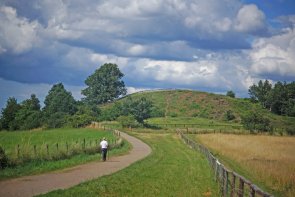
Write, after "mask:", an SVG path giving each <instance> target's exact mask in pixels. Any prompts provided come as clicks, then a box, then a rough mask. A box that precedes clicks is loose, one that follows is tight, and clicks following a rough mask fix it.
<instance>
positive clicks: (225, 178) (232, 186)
mask: <svg viewBox="0 0 295 197" xmlns="http://www.w3.org/2000/svg"><path fill="white" fill-rule="evenodd" d="M177 133H178V134H180V136H181V138H182V139H183V140H184V141H185V143H186V144H188V145H189V146H190V147H192V148H193V149H195V150H198V151H200V152H201V153H202V154H203V155H205V157H206V158H207V160H208V161H209V164H210V166H211V168H212V169H213V170H214V179H215V181H217V182H218V185H219V188H220V194H221V196H223V197H228V196H230V197H235V196H238V197H244V196H249V197H256V196H257V197H258V196H261V197H272V195H271V194H269V193H267V192H265V191H263V190H262V189H260V188H259V187H258V186H256V185H255V184H253V183H252V182H251V181H249V180H247V179H246V178H244V177H243V176H241V175H239V174H238V173H236V172H233V171H231V170H228V169H227V168H226V167H225V166H224V165H223V164H222V163H220V162H219V161H218V159H217V158H216V157H214V156H213V155H212V153H211V152H210V151H209V150H208V149H207V148H206V147H205V146H203V145H201V144H199V143H197V142H195V141H193V140H191V139H190V138H188V137H187V136H186V135H185V134H183V133H182V132H181V131H180V130H177Z"/></svg>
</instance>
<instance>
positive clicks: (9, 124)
mask: <svg viewBox="0 0 295 197" xmlns="http://www.w3.org/2000/svg"><path fill="white" fill-rule="evenodd" d="M19 109H20V105H19V104H18V103H17V100H16V99H15V98H14V97H10V98H8V100H7V104H6V107H5V108H3V109H2V116H1V127H2V128H1V129H5V130H16V129H17V126H16V125H15V117H16V114H17V112H18V111H19Z"/></svg>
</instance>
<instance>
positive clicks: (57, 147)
mask: <svg viewBox="0 0 295 197" xmlns="http://www.w3.org/2000/svg"><path fill="white" fill-rule="evenodd" d="M56 151H57V152H58V143H56Z"/></svg>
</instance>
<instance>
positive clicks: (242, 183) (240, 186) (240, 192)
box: [238, 177, 244, 197]
mask: <svg viewBox="0 0 295 197" xmlns="http://www.w3.org/2000/svg"><path fill="white" fill-rule="evenodd" d="M238 196H239V197H243V196H244V180H243V179H242V178H241V177H240V184H239V193H238Z"/></svg>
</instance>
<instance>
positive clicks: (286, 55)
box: [250, 29, 295, 77]
mask: <svg viewBox="0 0 295 197" xmlns="http://www.w3.org/2000/svg"><path fill="white" fill-rule="evenodd" d="M250 57H251V60H252V62H253V63H252V66H251V70H252V71H253V72H254V73H255V74H258V75H262V76H263V75H274V76H277V75H279V76H289V77H290V76H293V77H295V30H294V29H286V30H285V31H284V32H282V33H281V34H279V35H275V36H272V37H270V38H263V39H262V38H261V39H258V40H256V42H254V44H253V50H252V51H251V52H250Z"/></svg>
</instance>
